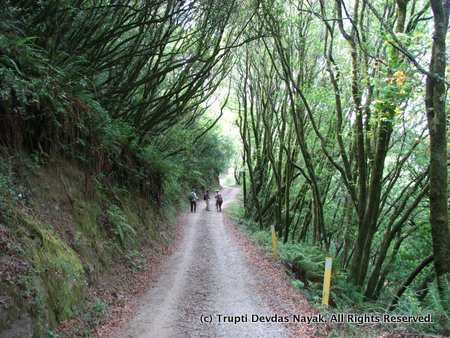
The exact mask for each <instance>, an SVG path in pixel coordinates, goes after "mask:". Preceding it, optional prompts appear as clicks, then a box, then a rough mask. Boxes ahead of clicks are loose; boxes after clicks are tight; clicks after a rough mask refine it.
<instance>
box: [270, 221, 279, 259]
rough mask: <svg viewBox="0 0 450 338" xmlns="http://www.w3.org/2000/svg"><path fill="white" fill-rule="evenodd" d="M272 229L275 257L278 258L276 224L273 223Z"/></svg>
mask: <svg viewBox="0 0 450 338" xmlns="http://www.w3.org/2000/svg"><path fill="white" fill-rule="evenodd" d="M270 230H271V232H272V246H273V255H274V256H275V259H277V260H278V246H277V235H276V234H275V225H273V224H272V226H271V228H270Z"/></svg>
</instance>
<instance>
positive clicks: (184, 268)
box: [121, 187, 288, 338]
mask: <svg viewBox="0 0 450 338" xmlns="http://www.w3.org/2000/svg"><path fill="white" fill-rule="evenodd" d="M237 193H238V189H237V188H233V187H225V188H224V190H223V191H222V195H223V197H224V205H223V207H224V208H226V207H227V204H229V203H230V202H231V201H232V200H233V199H234V198H235V197H236V195H237ZM211 209H212V211H206V210H205V204H204V203H203V201H200V203H198V205H197V213H190V214H189V215H188V217H186V222H185V224H184V235H183V238H182V240H181V242H180V246H179V247H178V249H177V250H176V251H175V252H174V253H173V255H172V256H171V257H170V258H169V261H168V262H167V263H166V264H165V268H164V271H163V272H162V274H161V276H160V277H159V279H158V281H157V282H156V283H155V285H153V286H152V287H151V289H150V290H149V291H148V293H147V294H146V295H145V296H144V297H143V298H142V299H141V300H140V304H139V306H138V309H137V311H136V314H135V316H134V317H133V318H132V319H131V321H130V322H129V323H128V325H127V326H126V328H125V330H124V332H123V333H122V334H121V336H122V337H158V338H163V337H171V338H174V337H238V336H239V337H287V336H288V333H287V328H286V327H285V324H283V323H261V322H252V315H260V316H264V315H265V316H273V315H274V311H273V310H272V309H271V308H270V306H269V305H268V304H267V302H266V301H265V300H264V297H263V296H262V295H260V294H259V292H260V291H258V290H260V288H259V287H258V283H261V280H259V281H258V278H259V277H258V276H256V274H255V271H253V270H252V267H251V266H250V265H249V263H248V262H247V261H246V258H245V256H244V255H243V254H242V252H241V249H240V247H239V245H238V244H237V243H236V241H235V240H234V238H233V235H232V234H231V233H230V231H229V225H227V224H226V222H225V219H226V216H225V214H224V213H220V212H216V211H215V210H214V208H211ZM220 316H222V317H220ZM223 316H233V318H234V316H236V317H239V319H240V320H241V321H245V320H247V321H246V322H241V323H236V324H235V323H232V322H229V319H230V318H225V317H223ZM202 319H203V320H202ZM209 320H211V321H212V322H205V321H209ZM202 321H203V322H202Z"/></svg>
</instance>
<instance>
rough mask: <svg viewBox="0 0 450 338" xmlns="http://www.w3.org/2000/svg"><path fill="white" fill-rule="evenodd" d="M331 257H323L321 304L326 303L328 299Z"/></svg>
mask: <svg viewBox="0 0 450 338" xmlns="http://www.w3.org/2000/svg"><path fill="white" fill-rule="evenodd" d="M332 262H333V259H332V258H331V257H327V258H326V259H325V275H324V277H323V293H322V304H325V305H328V300H329V299H330V284H331V265H332Z"/></svg>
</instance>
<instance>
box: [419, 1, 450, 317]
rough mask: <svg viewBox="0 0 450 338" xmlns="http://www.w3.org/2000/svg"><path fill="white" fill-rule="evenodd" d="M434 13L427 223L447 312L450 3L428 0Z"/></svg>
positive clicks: (428, 107) (429, 79) (429, 81)
mask: <svg viewBox="0 0 450 338" xmlns="http://www.w3.org/2000/svg"><path fill="white" fill-rule="evenodd" d="M431 7H432V10H433V14H434V36H433V48H432V54H431V61H430V72H429V75H428V76H427V82H426V97H425V106H426V110H427V119H428V129H429V133H430V223H431V236H432V240H433V254H434V266H435V269H436V277H437V278H436V279H437V284H438V289H439V293H440V295H441V298H442V301H443V304H444V306H445V307H446V309H447V310H448V311H450V304H449V303H450V301H449V297H450V296H449V294H450V290H449V284H450V259H449V257H450V231H449V226H448V209H447V207H448V205H447V198H448V195H447V180H448V177H447V175H448V174H447V161H448V157H447V120H446V119H447V113H446V107H445V101H446V86H445V68H446V51H445V37H446V34H447V26H448V16H449V9H450V8H449V7H450V2H449V1H448V0H446V1H441V0H431Z"/></svg>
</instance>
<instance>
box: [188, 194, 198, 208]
mask: <svg viewBox="0 0 450 338" xmlns="http://www.w3.org/2000/svg"><path fill="white" fill-rule="evenodd" d="M189 201H190V202H191V212H197V201H198V198H197V194H196V193H195V189H192V191H191V193H190V195H189Z"/></svg>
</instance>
